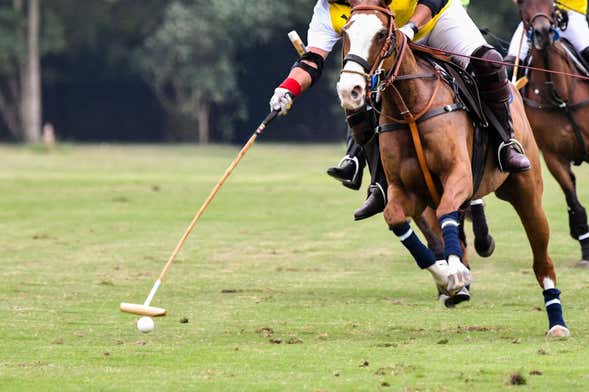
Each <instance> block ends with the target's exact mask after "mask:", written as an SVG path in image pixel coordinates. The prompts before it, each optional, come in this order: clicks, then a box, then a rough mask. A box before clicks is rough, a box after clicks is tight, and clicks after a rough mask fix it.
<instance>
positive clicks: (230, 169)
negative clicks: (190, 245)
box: [148, 111, 278, 302]
mask: <svg viewBox="0 0 589 392" xmlns="http://www.w3.org/2000/svg"><path fill="white" fill-rule="evenodd" d="M277 115H278V112H277V111H273V112H271V113H270V114H268V116H267V117H266V118H265V119H264V121H262V123H261V124H260V126H259V127H258V129H256V131H255V132H254V134H253V135H252V136H251V137H250V139H249V140H248V141H247V143H246V144H245V145H244V146H243V148H242V149H241V151H239V153H238V154H237V157H235V159H234V160H233V162H231V164H230V165H229V167H228V168H227V170H225V174H223V177H221V179H220V180H219V182H217V185H215V187H214V188H213V190H212V191H211V193H210V194H209V196H208V197H207V198H206V200H205V201H204V203H203V204H202V206H201V207H200V209H199V210H198V212H197V213H196V215H195V216H194V219H192V222H190V225H189V226H188V227H187V228H186V231H185V232H184V234H183V235H182V238H180V241H179V242H178V244H177V245H176V248H174V251H173V252H172V255H171V256H170V258H169V259H168V262H167V263H166V265H165V266H164V269H163V270H162V272H161V273H160V276H159V279H158V281H159V282H160V283H161V282H162V281H163V280H164V277H165V276H166V274H167V273H168V270H169V269H170V267H171V266H172V263H173V262H174V259H175V258H176V256H177V255H178V253H179V252H180V249H182V246H183V245H184V242H186V239H187V238H188V236H189V235H190V232H191V231H192V229H194V226H196V222H198V220H199V219H200V217H201V216H202V214H203V213H204V212H205V210H206V209H207V207H208V206H209V204H211V202H212V201H213V199H214V198H215V195H216V194H217V192H219V189H221V187H222V186H223V184H224V183H225V181H226V180H227V178H228V177H229V176H230V175H231V173H232V172H233V169H235V167H236V166H237V164H239V162H240V161H241V159H242V158H243V156H244V155H245V154H246V153H247V151H248V150H249V149H250V147H251V146H252V144H254V142H255V141H256V139H257V138H258V136H260V135H261V134H262V132H263V131H264V129H265V128H266V127H267V126H268V124H270V122H272V120H274V119H275V118H276V116H277ZM157 286H158V287H159V284H158V285H157ZM155 290H157V288H156V289H155ZM155 290H152V291H153V293H150V296H149V297H148V299H152V298H153V296H154V295H155ZM150 302H151V301H150Z"/></svg>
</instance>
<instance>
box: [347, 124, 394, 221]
mask: <svg viewBox="0 0 589 392" xmlns="http://www.w3.org/2000/svg"><path fill="white" fill-rule="evenodd" d="M364 152H365V153H366V160H367V162H368V168H369V169H370V176H371V182H370V186H369V187H368V197H367V198H366V200H365V201H364V203H363V204H362V205H361V206H360V208H358V209H357V210H356V211H355V212H354V219H355V220H362V219H366V218H369V217H371V216H374V215H376V214H378V213H379V212H382V211H383V210H384V207H385V205H386V203H387V179H386V176H385V174H384V169H383V167H382V163H381V161H380V149H379V145H378V135H377V134H374V135H373V136H372V138H371V139H370V140H369V141H368V142H367V143H366V144H365V145H364Z"/></svg>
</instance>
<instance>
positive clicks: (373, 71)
mask: <svg viewBox="0 0 589 392" xmlns="http://www.w3.org/2000/svg"><path fill="white" fill-rule="evenodd" d="M360 11H375V12H376V13H381V14H384V15H386V17H387V37H386V39H385V42H384V43H383V46H382V48H381V49H380V52H379V54H378V56H377V58H376V61H375V62H374V64H372V65H371V64H370V63H369V62H368V60H367V59H364V58H362V57H360V56H358V55H355V54H347V55H346V56H345V57H344V60H343V66H342V70H341V73H342V74H343V73H351V74H357V75H360V76H362V77H363V78H364V79H365V80H366V85H367V87H368V88H367V89H366V95H367V96H368V97H370V94H371V93H372V92H373V91H374V89H378V90H379V91H382V90H384V89H385V88H386V87H387V86H388V85H390V84H392V83H393V82H394V80H395V79H396V78H397V76H398V73H399V69H400V67H401V63H402V60H403V57H404V56H405V52H406V49H407V38H406V37H405V35H404V34H400V35H401V36H402V37H403V38H402V39H403V41H402V42H401V47H400V48H399V53H398V55H397V57H396V60H395V64H394V66H393V67H392V68H391V69H390V70H389V71H388V73H387V74H386V76H385V78H384V79H383V80H381V76H382V74H384V72H385V71H384V69H383V65H384V62H385V60H386V59H388V58H389V57H391V56H392V55H393V53H394V52H395V51H396V50H397V40H396V37H395V32H396V28H395V14H394V13H393V12H392V11H391V10H390V9H389V8H385V7H381V6H372V5H357V6H355V7H353V8H352V12H351V13H350V18H351V17H352V15H354V13H357V12H360ZM348 62H353V63H356V64H358V65H360V66H361V67H362V69H363V70H364V72H359V71H354V70H348V69H345V66H346V64H347V63H348Z"/></svg>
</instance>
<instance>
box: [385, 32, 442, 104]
mask: <svg viewBox="0 0 589 392" xmlns="http://www.w3.org/2000/svg"><path fill="white" fill-rule="evenodd" d="M400 34H403V33H400ZM397 52H398V51H397ZM390 62H391V63H392V62H393V61H392V60H391V61H390ZM385 65H390V66H391V67H392V66H393V64H385ZM419 73H423V70H422V69H421V67H420V66H419V64H418V63H417V59H416V58H415V55H414V54H413V52H412V51H411V49H410V48H407V49H406V52H405V55H404V57H403V58H402V59H401V64H400V67H399V73H398V76H404V75H416V74H419ZM395 87H396V88H397V90H398V91H399V93H400V94H401V97H403V100H404V101H405V104H406V105H407V108H409V109H410V110H411V112H413V113H416V112H418V111H420V110H421V109H422V108H423V107H424V106H425V104H424V102H427V100H428V99H429V97H430V96H431V91H430V90H429V89H427V88H425V83H424V81H423V79H421V78H415V79H408V80H403V81H398V82H396V83H395ZM390 94H392V93H391V92H389V91H388V89H387V90H385V91H384V93H383V95H384V96H385V97H386V96H387V95H390ZM428 94H429V95H428ZM391 98H392V97H391ZM385 101H386V102H389V105H390V109H394V110H393V111H392V112H393V113H395V112H396V113H399V111H400V110H399V109H400V108H398V107H397V106H396V104H395V101H394V100H393V99H386V100H385Z"/></svg>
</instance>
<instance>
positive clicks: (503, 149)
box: [488, 102, 530, 173]
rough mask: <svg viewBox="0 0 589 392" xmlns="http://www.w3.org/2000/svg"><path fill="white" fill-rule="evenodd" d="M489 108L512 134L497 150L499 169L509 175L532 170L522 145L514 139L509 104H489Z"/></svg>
mask: <svg viewBox="0 0 589 392" xmlns="http://www.w3.org/2000/svg"><path fill="white" fill-rule="evenodd" d="M488 105H489V108H490V109H491V111H492V112H493V114H495V116H496V117H497V120H499V123H500V124H501V125H502V126H503V129H505V130H506V131H508V132H509V133H510V136H511V138H510V139H508V140H503V141H502V142H501V143H500V144H499V148H498V149H497V156H498V163H499V169H500V170H501V171H503V172H508V173H522V172H525V171H528V170H530V160H529V159H528V157H527V156H526V155H525V154H524V149H523V147H522V146H521V144H520V143H519V142H518V141H517V140H515V139H514V138H513V136H514V133H513V122H512V120H511V111H510V110H509V103H508V102H488Z"/></svg>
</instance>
